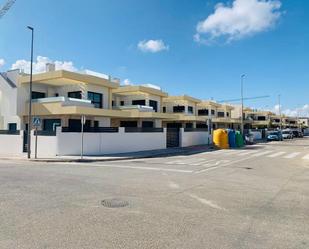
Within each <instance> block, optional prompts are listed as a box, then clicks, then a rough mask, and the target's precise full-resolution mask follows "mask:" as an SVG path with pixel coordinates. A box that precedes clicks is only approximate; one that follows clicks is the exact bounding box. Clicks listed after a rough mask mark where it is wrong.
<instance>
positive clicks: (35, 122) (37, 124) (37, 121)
mask: <svg viewBox="0 0 309 249" xmlns="http://www.w3.org/2000/svg"><path fill="white" fill-rule="evenodd" d="M32 125H33V126H34V127H35V152H34V153H35V154H34V158H35V159H37V158H38V127H40V126H41V119H40V118H39V117H34V118H33V120H32Z"/></svg>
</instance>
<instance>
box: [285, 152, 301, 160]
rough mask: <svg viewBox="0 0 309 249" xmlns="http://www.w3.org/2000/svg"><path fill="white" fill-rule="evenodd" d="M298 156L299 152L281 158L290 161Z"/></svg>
mask: <svg viewBox="0 0 309 249" xmlns="http://www.w3.org/2000/svg"><path fill="white" fill-rule="evenodd" d="M299 154H300V152H293V153H291V154H289V155H286V156H284V157H283V158H286V159H291V158H294V157H297V156H298V155H299Z"/></svg>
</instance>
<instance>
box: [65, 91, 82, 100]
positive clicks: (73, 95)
mask: <svg viewBox="0 0 309 249" xmlns="http://www.w3.org/2000/svg"><path fill="white" fill-rule="evenodd" d="M68 97H69V98H73V99H82V92H81V91H77V92H68Z"/></svg>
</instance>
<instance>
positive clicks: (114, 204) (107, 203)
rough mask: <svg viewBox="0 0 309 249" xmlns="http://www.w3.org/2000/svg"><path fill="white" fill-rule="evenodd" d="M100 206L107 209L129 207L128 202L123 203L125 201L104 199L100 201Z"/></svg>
mask: <svg viewBox="0 0 309 249" xmlns="http://www.w3.org/2000/svg"><path fill="white" fill-rule="evenodd" d="M101 204H102V205H103V206H104V207H108V208H121V207H126V206H128V205H129V202H127V201H125V200H121V199H117V198H114V199H105V200H103V201H101Z"/></svg>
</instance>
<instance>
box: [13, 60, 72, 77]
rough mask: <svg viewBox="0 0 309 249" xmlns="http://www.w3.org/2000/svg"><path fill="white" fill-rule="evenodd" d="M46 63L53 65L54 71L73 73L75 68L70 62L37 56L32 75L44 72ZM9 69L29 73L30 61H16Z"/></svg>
mask: <svg viewBox="0 0 309 249" xmlns="http://www.w3.org/2000/svg"><path fill="white" fill-rule="evenodd" d="M46 63H54V64H55V66H56V70H61V69H63V70H67V71H72V72H75V71H77V69H76V68H75V66H74V64H73V62H72V61H52V60H51V59H49V58H48V57H44V56H38V57H37V58H36V61H34V62H33V73H42V72H45V71H46ZM11 69H22V70H24V72H25V73H30V61H27V60H17V61H16V62H15V63H13V65H12V67H11Z"/></svg>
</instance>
